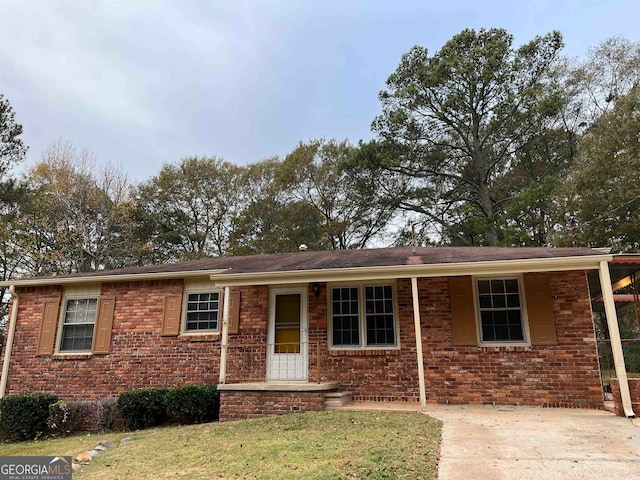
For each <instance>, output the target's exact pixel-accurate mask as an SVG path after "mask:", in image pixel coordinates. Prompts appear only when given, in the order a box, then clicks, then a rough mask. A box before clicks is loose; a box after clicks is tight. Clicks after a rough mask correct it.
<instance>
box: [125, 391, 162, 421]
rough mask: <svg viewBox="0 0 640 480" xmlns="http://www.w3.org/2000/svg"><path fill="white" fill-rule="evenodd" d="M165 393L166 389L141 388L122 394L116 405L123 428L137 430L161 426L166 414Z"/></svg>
mask: <svg viewBox="0 0 640 480" xmlns="http://www.w3.org/2000/svg"><path fill="white" fill-rule="evenodd" d="M167 391H168V390H167V389H166V388H141V389H138V390H128V391H126V392H122V393H121V394H120V395H119V396H118V401H117V402H116V405H117V407H118V410H119V411H120V414H121V415H122V418H123V419H124V424H125V426H126V427H127V428H128V429H130V430H138V429H141V428H148V427H154V426H156V425H160V424H162V422H163V421H164V418H165V416H166V413H167V409H166V406H165V397H166V395H167Z"/></svg>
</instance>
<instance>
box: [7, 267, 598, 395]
mask: <svg viewBox="0 0 640 480" xmlns="http://www.w3.org/2000/svg"><path fill="white" fill-rule="evenodd" d="M550 279H551V291H552V294H553V302H552V303H553V309H554V315H555V319H556V329H557V336H558V345H556V346H550V347H537V346H533V347H454V346H453V336H452V323H451V312H450V299H449V282H448V280H447V279H446V278H424V279H420V280H419V282H418V283H419V293H420V314H421V317H422V330H421V333H422V338H423V357H424V365H425V378H426V391H427V401H428V402H431V403H456V404H462V403H471V404H483V403H496V404H520V405H548V406H556V405H557V406H574V407H575V406H582V407H596V408H600V407H601V405H602V393H601V385H600V376H599V373H598V357H597V352H596V346H595V339H594V331H593V323H592V320H591V310H590V302H589V298H588V291H587V284H586V276H585V274H584V272H558V273H551V274H550ZM319 287H320V288H319V296H318V297H316V296H315V294H314V292H313V285H309V342H310V349H309V380H310V381H317V380H318V361H319V367H320V368H319V379H320V380H321V381H332V382H334V381H335V382H339V384H340V387H341V389H342V390H345V391H350V392H352V394H353V395H354V398H355V399H356V400H392V401H409V402H417V401H418V400H419V393H418V392H419V390H418V367H417V360H416V348H415V331H414V323H413V310H412V308H413V307H412V300H411V285H410V281H409V280H408V279H400V280H398V281H397V290H396V291H397V305H398V312H397V313H398V326H399V331H400V336H399V338H400V348H399V349H397V350H383V351H376V350H368V351H367V350H365V351H358V350H351V351H336V350H329V348H328V340H327V334H328V320H327V288H326V284H319ZM182 290H183V283H182V281H154V282H135V283H134V282H132V283H111V284H103V285H102V294H104V295H113V296H115V298H116V304H115V313H114V322H113V334H112V339H111V352H110V354H108V355H96V356H91V355H87V356H86V357H85V358H83V359H71V357H70V356H66V357H64V356H57V355H54V356H46V357H36V356H35V349H36V345H37V333H38V328H39V322H40V318H41V316H42V308H43V299H44V298H45V297H56V296H58V295H60V290H59V289H56V288H50V287H47V288H36V289H34V288H28V289H27V288H21V289H19V290H18V293H19V294H20V311H19V315H18V327H17V330H16V337H15V344H14V348H13V354H12V358H11V365H10V373H9V382H8V389H7V393H8V394H10V393H18V392H26V391H50V392H54V393H57V394H59V395H60V396H62V397H63V398H97V397H100V396H104V395H110V394H111V395H113V394H117V393H119V392H121V391H123V390H126V389H130V388H140V387H150V386H168V387H171V386H176V385H181V384H184V383H193V382H211V383H216V382H217V381H218V375H219V355H220V339H219V336H218V335H210V336H206V337H199V336H198V337H189V336H181V337H162V336H161V335H160V328H161V320H162V318H161V317H162V310H163V299H164V295H166V294H170V293H173V294H176V293H178V294H180V293H182ZM239 290H240V293H241V299H240V322H239V334H237V335H230V336H229V344H230V346H229V350H228V365H227V383H237V382H246V381H264V379H265V373H266V368H265V360H266V348H265V344H266V340H267V317H268V299H269V294H268V293H269V289H268V287H267V286H253V287H242V288H240V289H239ZM196 340H200V341H196ZM317 346H319V355H318V353H317V352H318V348H317ZM239 395H241V394H239ZM242 395H244V393H242ZM274 408H275V407H274Z"/></svg>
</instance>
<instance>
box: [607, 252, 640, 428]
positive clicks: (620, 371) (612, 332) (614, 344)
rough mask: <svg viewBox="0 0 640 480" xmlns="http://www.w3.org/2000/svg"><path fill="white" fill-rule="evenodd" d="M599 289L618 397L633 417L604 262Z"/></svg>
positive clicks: (626, 413) (625, 409) (615, 316)
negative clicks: (618, 390)
mask: <svg viewBox="0 0 640 480" xmlns="http://www.w3.org/2000/svg"><path fill="white" fill-rule="evenodd" d="M598 273H599V274H600V287H601V288H602V299H603V300H604V311H605V314H606V316H607V328H608V329H609V338H610V339H611V351H612V353H613V364H614V366H615V369H616V377H618V383H619V384H620V396H621V397H622V409H623V410H624V414H625V416H626V417H635V416H636V414H635V413H634V412H633V407H632V405H631V394H630V393H629V382H628V381H627V370H626V369H625V366H624V354H623V353H622V342H621V341H620V329H619V327H618V315H617V314H616V305H615V302H614V301H613V289H612V288H611V275H610V274H609V263H608V262H607V261H606V260H603V261H601V262H600V269H599V270H598Z"/></svg>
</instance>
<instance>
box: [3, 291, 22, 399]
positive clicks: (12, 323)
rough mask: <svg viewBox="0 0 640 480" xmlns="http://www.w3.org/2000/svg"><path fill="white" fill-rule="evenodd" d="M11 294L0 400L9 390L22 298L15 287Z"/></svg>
mask: <svg viewBox="0 0 640 480" xmlns="http://www.w3.org/2000/svg"><path fill="white" fill-rule="evenodd" d="M9 294H11V298H12V299H13V302H12V305H11V319H10V320H9V331H8V332H7V336H6V338H5V344H4V361H3V362H2V378H1V379H0V398H4V394H5V392H6V390H7V377H8V375H9V361H10V360H11V349H12V348H13V337H14V335H15V333H16V321H17V319H18V306H19V304H20V296H19V295H18V294H17V293H16V288H15V285H11V286H10V287H9Z"/></svg>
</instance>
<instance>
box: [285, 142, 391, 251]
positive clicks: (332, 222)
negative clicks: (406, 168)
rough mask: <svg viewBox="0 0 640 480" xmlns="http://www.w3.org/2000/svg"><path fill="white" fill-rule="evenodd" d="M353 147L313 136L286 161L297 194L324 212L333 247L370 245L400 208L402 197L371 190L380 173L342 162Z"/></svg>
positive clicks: (288, 180) (326, 233)
mask: <svg viewBox="0 0 640 480" xmlns="http://www.w3.org/2000/svg"><path fill="white" fill-rule="evenodd" d="M353 151H354V148H353V147H352V146H351V145H350V144H349V142H348V141H346V140H344V141H342V142H337V141H335V140H312V141H309V142H307V143H300V144H299V145H298V147H297V148H296V149H295V150H294V151H293V152H291V153H290V154H289V155H287V157H286V158H285V160H284V162H283V165H282V169H283V172H282V176H283V178H284V181H285V183H286V184H287V185H288V186H289V189H290V191H291V194H292V196H293V198H295V199H297V200H298V201H299V202H301V203H302V204H306V205H308V206H310V207H311V208H312V209H314V210H315V211H316V212H317V213H318V214H319V215H320V216H321V217H322V234H323V236H324V243H325V245H326V246H327V247H328V248H330V249H346V248H364V247H366V246H367V245H368V244H369V243H370V242H371V240H372V239H374V238H375V237H376V236H378V235H380V234H382V233H383V232H384V230H385V228H386V227H387V226H388V224H389V222H390V221H391V219H392V218H393V215H394V213H395V212H396V210H397V202H395V201H393V200H390V199H383V198H380V197H379V196H376V195H371V189H372V188H374V187H375V184H376V183H377V179H375V178H374V177H371V176H370V175H367V174H366V173H367V172H355V171H353V170H351V169H345V168H343V165H346V164H348V163H349V162H350V157H351V155H353ZM372 180H373V181H372Z"/></svg>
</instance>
